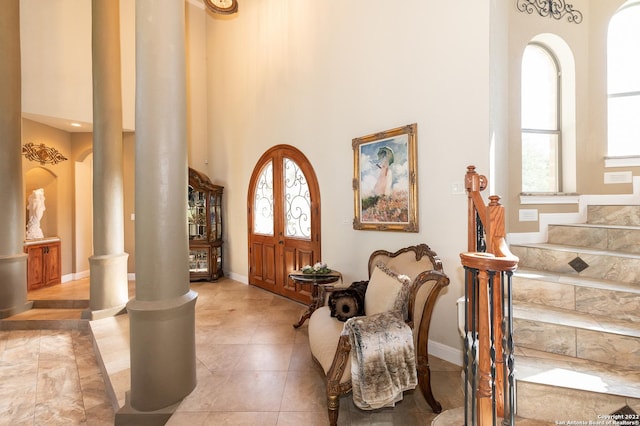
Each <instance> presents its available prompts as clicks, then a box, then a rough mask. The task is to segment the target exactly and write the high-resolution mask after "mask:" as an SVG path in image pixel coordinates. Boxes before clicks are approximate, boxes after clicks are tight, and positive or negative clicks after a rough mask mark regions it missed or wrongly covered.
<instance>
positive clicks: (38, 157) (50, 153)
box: [22, 142, 67, 165]
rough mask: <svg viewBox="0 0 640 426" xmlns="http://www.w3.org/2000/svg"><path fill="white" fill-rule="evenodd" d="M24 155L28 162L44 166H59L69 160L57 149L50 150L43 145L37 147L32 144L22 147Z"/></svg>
mask: <svg viewBox="0 0 640 426" xmlns="http://www.w3.org/2000/svg"><path fill="white" fill-rule="evenodd" d="M22 155H24V156H25V158H26V159H27V160H29V161H37V162H39V163H40V164H42V165H45V164H58V163H60V162H62V161H64V160H66V159H67V157H65V156H64V155H62V154H60V152H58V150H57V149H55V148H50V147H48V146H46V145H45V144H43V143H41V144H40V145H36V144H34V143H32V142H29V143H26V144H24V145H23V146H22Z"/></svg>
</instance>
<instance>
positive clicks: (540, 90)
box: [521, 42, 562, 193]
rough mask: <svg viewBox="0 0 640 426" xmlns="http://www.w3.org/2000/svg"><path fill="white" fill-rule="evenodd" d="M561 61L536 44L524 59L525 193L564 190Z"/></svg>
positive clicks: (525, 54)
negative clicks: (559, 63) (559, 62)
mask: <svg viewBox="0 0 640 426" xmlns="http://www.w3.org/2000/svg"><path fill="white" fill-rule="evenodd" d="M560 75H561V74H560V70H559V66H558V61H557V59H556V57H555V56H554V55H553V53H552V52H551V50H550V49H548V48H547V47H546V46H545V45H543V44H541V43H537V42H532V43H529V44H528V45H527V47H526V48H525V50H524V54H523V56H522V85H521V88H522V89H521V90H522V96H521V102H522V108H521V111H522V117H521V123H522V192H524V193H532V192H533V193H540V192H552V193H555V192H561V191H562V179H561V176H562V171H561V165H562V149H561V147H562V132H561V128H562V126H561V117H560V112H561V109H562V108H561V104H560Z"/></svg>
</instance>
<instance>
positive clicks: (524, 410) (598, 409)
mask: <svg viewBox="0 0 640 426" xmlns="http://www.w3.org/2000/svg"><path fill="white" fill-rule="evenodd" d="M516 389H517V392H516V397H517V409H516V412H517V414H518V416H519V417H524V418H529V419H539V420H546V421H549V422H555V421H568V420H576V421H579V420H583V421H589V420H592V421H594V422H598V421H600V422H602V421H603V417H602V416H606V415H608V414H611V413H614V412H615V411H617V410H619V409H620V408H622V407H624V406H625V405H628V406H629V407H631V408H632V409H633V410H634V411H635V412H638V413H640V399H633V398H625V397H622V396H617V395H608V394H602V393H596V392H588V391H579V390H574V389H566V388H561V387H555V386H546V385H541V384H537V383H528V382H522V381H518V382H517V385H516ZM598 416H600V417H598ZM604 421H605V422H606V419H604ZM594 424H606V423H594ZM612 424H613V423H612Z"/></svg>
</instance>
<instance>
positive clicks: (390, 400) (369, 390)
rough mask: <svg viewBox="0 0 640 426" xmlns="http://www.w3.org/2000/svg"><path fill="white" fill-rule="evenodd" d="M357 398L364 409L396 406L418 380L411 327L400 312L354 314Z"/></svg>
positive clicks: (350, 329) (349, 330)
mask: <svg viewBox="0 0 640 426" xmlns="http://www.w3.org/2000/svg"><path fill="white" fill-rule="evenodd" d="M342 333H343V334H348V336H349V341H350V343H351V384H352V388H353V402H354V404H355V405H356V406H358V407H359V408H361V409H363V410H375V409H377V408H382V407H393V406H394V405H395V404H396V402H398V401H400V400H402V393H403V392H404V391H405V390H409V389H414V388H415V387H416V385H417V384H418V378H417V374H416V360H415V352H414V348H413V334H412V333H411V328H410V327H409V326H408V325H407V324H406V323H405V322H404V321H403V319H402V316H401V314H400V313H398V312H382V313H380V314H376V315H371V316H363V317H354V318H350V319H348V320H347V322H345V324H344V330H343V332H342Z"/></svg>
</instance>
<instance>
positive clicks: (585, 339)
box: [513, 318, 640, 367]
mask: <svg viewBox="0 0 640 426" xmlns="http://www.w3.org/2000/svg"><path fill="white" fill-rule="evenodd" d="M513 327H514V332H513V335H514V339H515V344H516V346H519V347H522V348H529V349H535V350H539V351H545V352H550V353H555V354H559V355H566V356H571V357H575V358H580V359H586V360H590V361H598V362H605V363H609V364H614V365H619V366H622V367H624V366H639V367H640V338H636V337H629V336H621V335H617V334H611V333H603V332H600V331H592V330H583V329H576V328H573V327H568V326H563V325H555V324H548V323H543V322H540V321H530V320H523V319H519V318H514V321H513Z"/></svg>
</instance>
